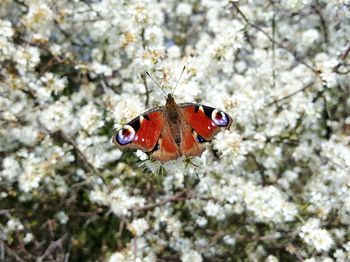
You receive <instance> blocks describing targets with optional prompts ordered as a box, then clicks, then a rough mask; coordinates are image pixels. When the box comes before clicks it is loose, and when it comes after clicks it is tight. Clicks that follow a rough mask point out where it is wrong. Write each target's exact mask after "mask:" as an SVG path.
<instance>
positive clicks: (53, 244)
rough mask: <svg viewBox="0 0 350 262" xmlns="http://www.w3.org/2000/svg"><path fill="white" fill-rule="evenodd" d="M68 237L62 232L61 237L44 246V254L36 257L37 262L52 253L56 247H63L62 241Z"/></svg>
mask: <svg viewBox="0 0 350 262" xmlns="http://www.w3.org/2000/svg"><path fill="white" fill-rule="evenodd" d="M67 237H68V234H67V233H66V234H64V235H63V236H62V237H61V238H59V239H57V240H56V241H53V242H51V244H50V245H49V246H48V247H47V248H46V250H45V252H44V254H42V255H41V256H40V257H39V258H38V259H37V262H41V261H43V260H44V259H45V258H46V257H47V256H49V255H51V254H53V253H54V252H55V251H56V250H57V249H59V248H62V247H63V242H64V241H65V240H66V238H67Z"/></svg>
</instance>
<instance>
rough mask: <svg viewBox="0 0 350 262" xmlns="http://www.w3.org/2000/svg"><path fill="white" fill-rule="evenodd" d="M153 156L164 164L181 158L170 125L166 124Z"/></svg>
mask: <svg viewBox="0 0 350 262" xmlns="http://www.w3.org/2000/svg"><path fill="white" fill-rule="evenodd" d="M151 156H152V158H154V159H156V160H159V161H160V162H162V163H164V162H166V161H169V160H174V159H177V158H178V157H180V152H179V148H178V146H177V145H176V143H175V141H174V139H173V136H172V135H171V130H170V127H169V124H168V123H165V124H164V126H163V128H162V132H161V134H160V137H159V140H158V142H157V145H156V146H155V147H154V149H153V151H152V153H151Z"/></svg>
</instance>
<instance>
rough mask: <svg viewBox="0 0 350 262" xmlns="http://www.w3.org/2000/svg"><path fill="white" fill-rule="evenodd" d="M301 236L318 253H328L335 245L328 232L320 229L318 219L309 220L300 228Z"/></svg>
mask: <svg viewBox="0 0 350 262" xmlns="http://www.w3.org/2000/svg"><path fill="white" fill-rule="evenodd" d="M299 236H300V237H301V238H302V239H303V240H304V241H305V242H306V243H307V244H308V245H311V246H312V247H313V248H315V249H316V250H317V251H318V252H321V251H328V250H329V249H330V248H331V247H332V246H333V245H334V240H333V238H332V237H331V235H330V234H329V233H328V232H327V230H325V229H321V228H320V220H318V219H316V218H311V219H309V220H308V221H307V222H306V224H305V225H303V226H302V227H301V228H300V233H299Z"/></svg>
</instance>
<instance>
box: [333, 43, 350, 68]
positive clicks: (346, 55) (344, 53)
mask: <svg viewBox="0 0 350 262" xmlns="http://www.w3.org/2000/svg"><path fill="white" fill-rule="evenodd" d="M349 53H350V44H349V43H348V47H347V48H346V49H345V51H344V52H343V53H342V54H341V55H340V58H339V59H340V62H339V63H338V64H336V65H335V66H334V67H333V69H332V71H333V72H335V73H339V72H338V69H339V68H340V67H341V66H342V65H343V64H344V60H345V59H346V58H347V57H348V55H349Z"/></svg>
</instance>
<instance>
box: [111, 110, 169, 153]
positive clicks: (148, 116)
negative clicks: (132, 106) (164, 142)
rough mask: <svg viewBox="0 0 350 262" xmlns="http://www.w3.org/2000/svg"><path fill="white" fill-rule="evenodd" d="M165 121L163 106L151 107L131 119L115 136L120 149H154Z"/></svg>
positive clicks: (114, 138)
mask: <svg viewBox="0 0 350 262" xmlns="http://www.w3.org/2000/svg"><path fill="white" fill-rule="evenodd" d="M164 123H165V115H164V111H163V107H160V108H154V109H151V110H149V111H147V112H145V113H143V114H141V115H139V116H138V117H136V118H134V119H133V120H131V121H130V122H129V123H127V124H126V125H125V126H123V128H121V129H120V130H119V131H118V132H117V133H116V134H115V135H114V137H113V143H115V144H116V145H117V147H118V148H119V149H122V150H123V149H126V148H135V149H140V150H142V151H144V152H149V151H152V150H153V149H154V147H155V146H156V144H157V141H158V139H159V136H160V133H161V132H162V129H163V126H164Z"/></svg>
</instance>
